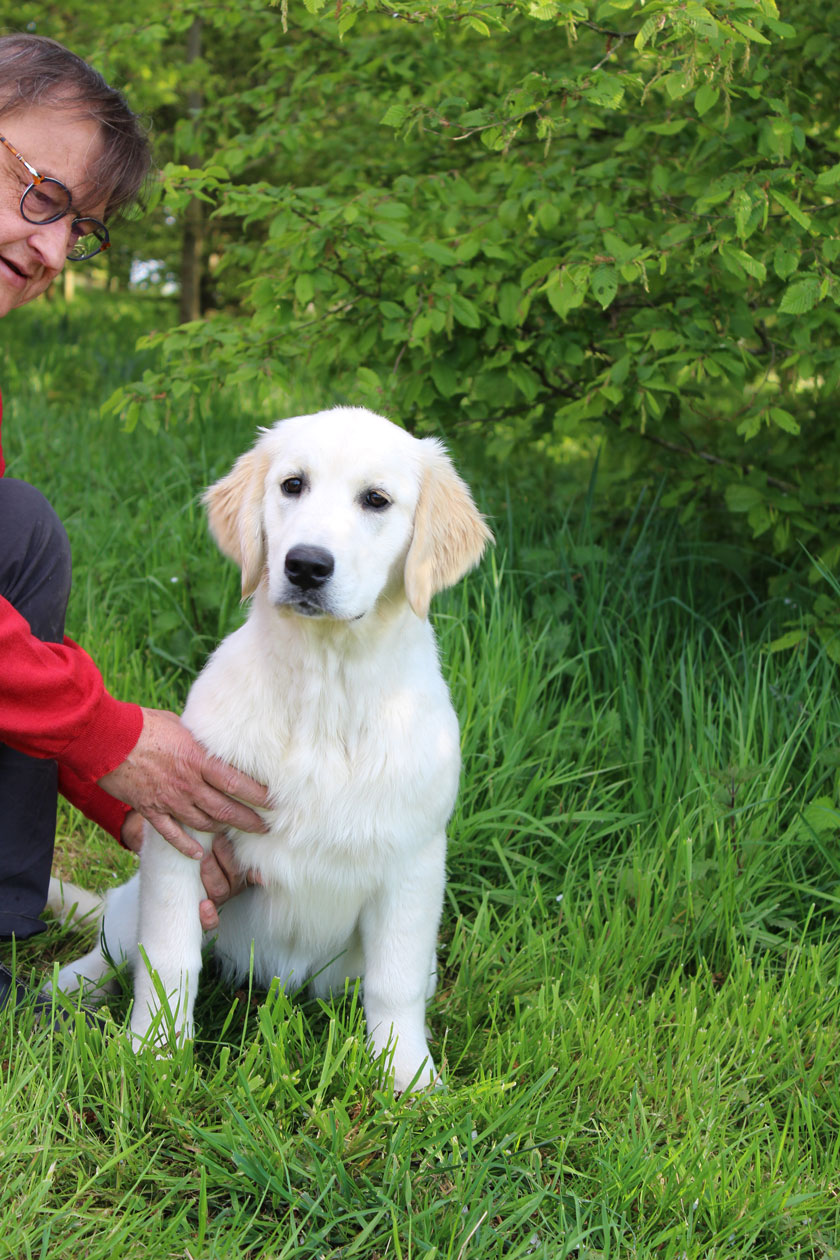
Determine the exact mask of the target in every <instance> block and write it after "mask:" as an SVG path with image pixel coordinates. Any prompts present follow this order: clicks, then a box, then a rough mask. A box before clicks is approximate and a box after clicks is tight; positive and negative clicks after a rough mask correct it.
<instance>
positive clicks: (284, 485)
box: [280, 477, 303, 497]
mask: <svg viewBox="0 0 840 1260" xmlns="http://www.w3.org/2000/svg"><path fill="white" fill-rule="evenodd" d="M280 489H281V490H282V491H283V493H284V494H288V495H290V496H292V497H294V495H296V494H300V493H301V491H302V490H303V478H302V477H287V478H286V480H285V481H282V482H281V483H280Z"/></svg>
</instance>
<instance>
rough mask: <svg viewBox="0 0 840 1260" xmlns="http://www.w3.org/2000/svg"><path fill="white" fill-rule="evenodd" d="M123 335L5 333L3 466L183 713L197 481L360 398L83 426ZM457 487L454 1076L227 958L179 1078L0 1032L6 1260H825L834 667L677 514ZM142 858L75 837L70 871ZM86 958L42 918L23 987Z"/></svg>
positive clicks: (148, 1062)
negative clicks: (493, 544) (37, 497)
mask: <svg viewBox="0 0 840 1260" xmlns="http://www.w3.org/2000/svg"><path fill="white" fill-rule="evenodd" d="M103 309H104V308H103ZM149 310H151V308H149ZM152 317H153V312H152V314H151V315H150V314H149V313H148V311H146V310H145V309H144V310H143V311H136V312H135V317H133V318H136V319H137V321H139V320H141V319H144V318H145V319H149V318H152ZM134 335H135V332H134V329H133V327H132V324H131V318H130V317H129V316H127V315H126V314H125V313H124V312H121V313H120V315H119V319H117V317H116V315H115V317H114V319H112V320H107V319H106V320H104V321H103V322H101V323H100V324H98V325H96V324H94V322H93V313H92V312H91V311H89V310H87V309H86V308H84V307H79V309H78V311H76V310H73V311H72V312H71V314H70V316H69V317H67V316H66V315H64V314H62V312H61V311H60V310H58V309H51V310H46V309H45V308H43V307H40V308H35V309H32V310H28V311H24V312H19V313H17V314H15V315H13V316H12V317H11V319H10V320H7V321H4V336H5V337H6V368H5V375H4V379H3V381H2V387H3V393H4V403H5V413H4V414H5V418H4V445H5V448H6V454H7V460H8V462H9V470H8V471H9V473H10V474H11V475H13V476H21V477H26V478H28V479H30V480H32V481H34V482H36V483H37V484H39V485H40V486H41V487H42V488H43V489H44V490H45V491H46V492H47V493H48V495H49V496H50V497H51V498H52V500H53V502H54V504H55V506H56V507H57V509H58V510H59V512H60V514H61V515H62V517H63V519H64V520H65V522H66V524H67V526H68V530H69V532H70V535H71V541H72V543H73V549H74V558H75V566H76V580H75V588H74V594H73V603H72V608H71V614H70V624H69V627H68V630H69V633H70V634H71V635H72V636H73V637H74V638H76V639H78V640H79V641H80V642H81V643H82V644H83V645H84V646H85V647H86V648H87V649H88V650H89V651H90V652H91V653H92V655H93V656H94V657H95V659H96V660H97V662H98V663H99V665H100V667H101V668H102V670H103V673H104V674H105V677H106V680H107V681H108V683H109V686H110V688H111V690H112V691H114V692H115V693H116V694H118V695H120V696H122V697H124V698H131V699H135V700H141V701H143V702H144V703H147V704H156V705H160V706H165V707H171V708H178V707H179V706H180V705H181V703H182V701H183V698H184V695H185V693H186V690H187V688H188V686H189V682H190V679H191V678H192V676H193V675H194V673H195V671H196V670H197V669H198V668H199V667H200V665H201V662H202V660H203V659H204V657H205V655H206V653H207V651H208V650H209V649H210V647H211V646H212V645H213V644H214V643H215V642H216V641H217V639H218V638H219V637H220V636H221V635H222V634H224V633H226V632H227V631H228V630H229V629H231V628H232V627H233V626H234V625H235V624H236V623H237V621H238V619H239V618H240V617H241V610H240V609H239V606H238V589H237V575H236V574H235V572H234V571H233V569H232V567H231V566H230V565H229V564H227V562H225V561H224V560H223V559H222V558H221V557H220V556H218V554H217V553H216V552H215V549H214V547H213V544H212V542H211V541H210V539H209V537H208V536H207V534H206V530H205V527H204V523H203V519H202V513H201V510H200V509H199V507H198V506H197V496H198V494H199V492H200V491H201V489H202V488H203V487H204V485H206V484H207V482H208V481H209V480H211V479H212V478H213V477H215V476H218V475H219V474H220V473H222V472H223V471H225V470H226V468H227V467H228V465H229V464H230V463H231V462H232V460H233V458H234V457H235V456H236V455H237V454H239V453H240V451H241V450H242V449H244V447H245V446H246V445H247V444H248V443H249V442H250V440H251V435H252V433H253V431H254V429H255V428H256V426H257V424H260V423H266V422H268V421H269V420H270V419H271V418H272V417H273V416H278V415H281V414H283V413H284V412H286V413H291V412H294V411H298V410H311V409H313V408H315V407H317V406H319V405H323V404H325V403H327V402H331V401H340V400H336V399H331V398H330V397H329V395H328V393H327V392H326V390H325V388H324V386H323V385H321V386H319V387H318V388H316V389H315V390H314V391H313V392H312V393H307V391H306V390H305V389H300V390H299V392H298V394H297V396H295V397H291V398H286V399H285V400H284V399H282V398H280V397H276V398H269V399H261V400H257V399H256V397H255V399H254V400H253V401H252V402H248V403H246V404H243V403H242V402H241V400H240V399H239V398H238V397H233V398H231V397H228V396H227V395H226V393H225V391H224V390H220V391H219V393H218V394H217V395H216V396H215V399H214V402H213V405H212V406H208V408H207V413H206V414H205V415H203V416H198V417H195V418H193V420H192V421H191V422H190V423H189V424H187V423H182V424H179V425H178V426H176V427H175V428H173V429H172V431H169V432H167V431H161V432H159V433H157V434H154V435H153V434H151V433H149V432H145V431H142V432H141V431H138V432H136V433H133V434H125V433H122V432H120V431H119V430H118V429H117V428H116V427H115V426H114V425H112V424H111V423H110V422H109V423H105V422H102V421H101V420H100V419H99V418H98V414H97V409H98V404H99V403H100V402H101V401H102V400H103V399H104V398H105V397H107V395H108V394H109V393H110V392H111V390H112V389H113V388H115V386H116V384H117V383H119V381H120V380H121V379H130V378H131V377H132V376H133V375H135V374H136V373H137V371H138V370H139V369H141V368H142V363H141V362H140V360H139V358H138V356H137V355H136V354H135V353H134V352H133V350H132V349H131V347H132V346H133V343H134ZM225 408H227V409H228V410H225ZM461 462H462V468H463V471H464V472H465V473H466V475H467V477H468V479H469V478H470V468H469V466H468V464H465V463H464V461H461ZM473 483H474V486H475V489H476V491H477V495H478V498H479V499H480V501H481V502H482V504H483V506H484V507H485V508H486V509H487V510H488V511H489V512H490V513H491V514H492V515H493V516H494V526H495V528H496V532H497V535H498V538H499V545H498V546H497V548H496V550H495V552H494V553H493V555H492V557H491V558H490V559H489V560H488V561H487V562H485V564H484V566H483V568H482V569H481V570H480V571H479V572H478V573H477V574H474V575H473V576H471V577H470V578H468V579H467V580H466V581H465V582H464V583H462V585H461V586H460V587H459V588H458V589H457V590H455V591H453V592H450V593H449V594H448V595H447V596H445V597H444V598H441V599H440V600H439V602H438V604H437V607H436V610H435V614H434V616H435V622H436V625H437V629H438V632H439V636H440V640H441V647H442V657H443V661H444V667H445V671H446V674H447V676H448V678H449V679H450V682H451V687H452V692H453V696H454V699H455V703H456V707H457V709H458V711H459V713H460V716H461V723H462V732H463V748H464V770H463V776H462V790H461V796H460V801H459V805H458V809H457V812H456V815H455V817H454V819H453V822H452V826H451V829H450V834H451V845H450V857H449V885H448V894H447V904H446V911H445V917H444V923H443V927H442V932H441V941H440V962H441V981H440V986H439V990H438V993H437V994H436V996H435V998H434V1000H433V1002H432V1003H431V1004H430V1008H429V1022H430V1025H431V1029H432V1043H431V1044H432V1046H433V1048H434V1050H435V1052H436V1058H437V1059H438V1061H439V1062H441V1063H442V1064H443V1066H444V1070H445V1076H446V1087H445V1088H444V1089H442V1090H441V1091H439V1092H436V1093H434V1094H432V1095H429V1096H424V1097H420V1098H412V1099H406V1098H394V1096H393V1094H392V1093H391V1092H390V1091H389V1090H388V1088H387V1087H386V1086H385V1085H384V1084H383V1082H382V1081H381V1080H379V1079H378V1078H377V1075H376V1071H375V1068H374V1067H373V1066H372V1065H371V1063H370V1061H369V1060H368V1058H367V1056H366V1053H365V1047H364V1025H363V1019H362V1016H361V1003H360V999H359V994H358V993H357V992H349V993H347V994H344V995H336V997H335V998H334V1000H333V1001H332V1002H330V1003H329V1004H323V1003H319V1002H310V1001H307V1000H304V999H303V998H302V997H301V996H298V995H288V996H287V995H285V994H283V993H282V992H279V991H274V990H273V991H272V992H271V993H269V994H268V995H267V996H266V995H265V994H262V993H253V992H245V991H243V992H239V993H235V994H234V993H231V992H230V991H227V990H225V989H223V988H221V987H220V986H219V985H218V984H217V983H216V982H215V981H214V979H213V976H212V972H211V969H210V968H208V969H207V972H206V983H205V984H204V987H203V989H202V993H201V995H200V1000H199V1009H198V1012H197V1023H198V1029H199V1033H198V1037H197V1039H196V1041H195V1043H194V1045H192V1046H190V1047H187V1048H185V1049H184V1050H183V1051H182V1052H180V1053H178V1054H177V1055H176V1057H174V1058H173V1059H171V1060H169V1061H166V1062H159V1061H156V1060H154V1059H153V1058H151V1057H150V1056H140V1057H138V1058H135V1057H134V1055H133V1054H132V1053H131V1051H130V1050H129V1048H128V1046H127V1043H126V1041H125V1040H124V1039H123V1038H122V1037H121V1036H120V1035H119V1034H118V1032H117V1031H116V1030H115V1031H113V1032H112V1031H106V1032H105V1033H104V1034H102V1033H101V1032H99V1031H97V1030H88V1029H86V1028H85V1027H84V1025H83V1024H82V1023H81V1021H79V1023H78V1026H77V1028H76V1033H75V1035H74V1036H70V1037H65V1038H51V1037H50V1036H48V1035H47V1034H46V1033H44V1032H42V1031H39V1030H37V1029H33V1028H32V1025H31V1019H30V1017H29V1016H28V1015H27V1014H26V1013H23V1014H22V1015H19V1016H17V1017H13V1016H12V1015H11V1013H9V1012H6V1013H4V1014H3V1015H2V1016H0V1151H2V1156H3V1182H2V1194H1V1195H0V1220H2V1229H0V1256H5V1255H8V1256H10V1257H14V1258H15V1260H23V1258H24V1257H26V1258H27V1260H28V1258H29V1257H33V1258H34V1257H47V1256H49V1257H51V1258H58V1257H61V1258H64V1257H67V1260H69V1258H70V1257H73V1258H74V1260H75V1258H76V1257H79V1256H84V1257H86V1260H105V1258H106V1257H108V1258H110V1257H132V1258H133V1257H138V1258H139V1257H144V1258H153V1260H158V1258H161V1260H163V1258H164V1257H166V1258H169V1257H172V1258H175V1257H179V1258H182V1257H183V1258H186V1257H190V1258H192V1260H211V1258H212V1260H223V1258H224V1260H227V1258H228V1257H248V1258H253V1260H257V1257H259V1258H265V1260H268V1258H269V1257H272V1258H278V1260H279V1258H280V1257H305V1258H309V1257H311V1258H312V1260H315V1258H316V1257H335V1258H338V1257H342V1260H343V1258H345V1257H346V1258H348V1260H349V1258H350V1257H366V1258H369V1260H375V1258H377V1257H383V1258H384V1257H386V1256H388V1257H394V1258H395V1260H409V1258H411V1260H415V1258H416V1260H420V1258H421V1257H424V1258H426V1257H428V1258H432V1257H434V1258H435V1260H437V1258H440V1257H447V1258H451V1260H478V1258H480V1257H481V1258H483V1257H507V1258H510V1260H515V1258H518V1257H529V1256H530V1257H538V1258H544V1260H562V1257H566V1256H571V1257H589V1258H590V1260H594V1258H595V1257H598V1258H601V1257H647V1256H651V1257H662V1258H663V1260H666V1258H671V1257H673V1258H674V1260H677V1258H681V1257H687V1258H693V1257H720V1258H726V1260H735V1258H740V1257H751V1258H752V1257H779V1258H781V1257H824V1258H826V1260H830V1258H832V1257H834V1258H835V1260H836V1258H837V1257H840V1201H838V1193H840V1123H838V1121H840V1117H838V1110H840V1083H838V1061H840V1019H839V1018H838V1015H839V1014H840V983H838V981H840V939H839V938H838V908H840V850H838V844H837V838H838V832H840V809H838V804H840V779H839V777H838V770H840V753H838V728H840V698H839V697H838V687H837V678H836V668H835V667H834V666H833V665H832V664H831V662H830V661H829V660H828V659H827V658H826V656H825V655H824V653H823V652H821V651H820V650H818V649H817V648H816V647H809V648H807V649H806V650H804V651H802V652H800V653H798V654H782V653H780V654H772V653H769V652H768V651H767V645H768V643H769V642H770V641H771V640H772V639H773V638H774V637H775V636H776V635H778V634H779V633H780V632H781V631H780V628H781V626H782V624H783V623H784V622H785V621H788V620H790V619H791V617H795V615H796V608H795V605H791V604H783V603H782V602H781V601H779V603H778V605H776V604H774V603H772V602H767V600H766V599H765V597H764V595H763V594H760V593H759V594H756V593H755V591H754V590H753V588H752V587H751V585H750V582H749V581H748V580H747V579H746V578H745V577H744V575H743V571H742V569H741V568H740V567H739V562H737V561H738V558H735V559H733V558H732V557H727V556H726V554H725V552H723V551H721V550H716V549H714V548H711V547H704V546H702V545H701V544H700V542H699V541H696V540H692V539H691V538H688V537H686V536H685V535H684V533H683V532H682V531H680V529H679V528H678V527H677V526H676V524H675V523H674V522H673V520H672V519H671V518H669V517H666V516H664V515H662V514H660V513H657V512H656V510H655V507H654V506H652V505H650V504H647V503H646V502H644V501H643V502H641V503H640V504H639V507H638V510H637V511H636V512H635V513H634V514H633V516H632V517H631V518H629V519H622V520H621V521H615V522H605V521H604V520H603V519H602V516H601V514H599V511H598V488H597V484H596V485H595V488H594V491H593V493H592V495H591V504H590V505H589V507H587V505H586V504H583V505H582V506H581V507H580V510H579V511H578V512H576V514H575V516H574V517H573V518H572V517H569V518H568V519H567V518H564V515H563V512H562V505H558V506H557V507H556V508H553V507H552V508H547V507H546V505H545V504H544V503H543V502H542V501H541V500H539V499H538V500H537V501H533V499H532V500H531V501H529V498H528V496H527V494H526V493H524V492H522V491H516V492H514V491H513V490H512V489H511V488H505V487H503V486H501V485H500V484H499V483H498V480H496V481H494V480H493V479H491V478H485V481H484V483H483V484H482V481H481V479H480V478H479V480H478V481H477V482H476V479H475V478H473ZM745 567H746V566H744V568H745ZM132 862H133V859H132V858H131V857H130V856H128V855H126V854H123V853H122V852H121V851H120V850H119V849H118V848H117V846H116V845H115V844H114V843H113V842H111V841H109V840H108V839H107V838H106V837H104V836H103V835H102V834H101V833H98V832H97V830H96V829H95V828H93V827H92V826H91V825H90V824H87V823H86V822H85V821H84V820H83V819H81V818H80V817H79V816H78V815H77V814H75V813H74V812H73V811H71V810H69V809H65V810H63V811H62V813H61V815H60V820H59V841H58V852H57V858H56V864H57V867H58V868H59V869H60V871H61V872H62V873H63V874H65V875H66V876H68V877H70V878H73V879H74V880H76V881H77V882H80V883H82V884H85V885H86V886H88V887H96V888H101V887H104V886H106V885H107V884H109V883H113V882H116V881H117V880H118V879H119V878H121V877H123V876H124V875H125V874H126V873H127V872H128V871H129V870H130V869H131V864H132ZM82 944H85V942H84V940H82V939H80V938H79V936H78V935H74V934H73V933H72V932H69V931H65V930H62V929H60V928H58V927H57V926H53V927H51V928H50V931H49V932H48V933H46V934H45V935H44V936H43V937H41V938H39V939H38V940H37V941H36V942H35V943H33V944H29V945H26V946H22V947H20V948H19V949H18V951H17V957H16V965H17V968H18V970H19V972H21V973H23V974H25V975H27V976H28V975H29V974H30V972H31V973H41V972H43V971H44V970H49V969H50V968H51V966H52V963H53V961H54V960H56V959H66V958H68V957H70V956H71V955H72V954H73V952H74V951H75V952H78V951H79V949H80V946H81V945H82ZM4 948H5V952H4V955H3V957H4V958H7V957H8V948H7V947H4ZM128 1003H129V992H128V989H127V988H126V990H125V992H124V993H123V995H122V996H121V997H120V998H119V999H117V1000H115V1001H114V1002H113V1003H112V1006H111V1008H110V1009H111V1012H112V1014H113V1016H114V1018H115V1019H116V1020H117V1021H122V1020H123V1019H124V1017H125V1014H126V1012H127V1009H128Z"/></svg>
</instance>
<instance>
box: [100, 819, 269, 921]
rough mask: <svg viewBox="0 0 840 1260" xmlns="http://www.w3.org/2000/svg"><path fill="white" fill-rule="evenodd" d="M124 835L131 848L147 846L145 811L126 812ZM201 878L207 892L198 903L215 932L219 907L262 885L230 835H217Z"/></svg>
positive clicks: (202, 917) (201, 915)
mask: <svg viewBox="0 0 840 1260" xmlns="http://www.w3.org/2000/svg"><path fill="white" fill-rule="evenodd" d="M120 838H121V839H122V842H123V844H124V845H125V847H126V848H127V849H130V850H131V852H132V853H138V854H139V852H140V850H141V849H142V847H143V815H142V814H138V813H137V811H136V810H132V811H131V813H130V814H126V816H125V822H124V823H123V825H122V830H121V831H120ZM201 882H202V884H203V885H204V891H205V892H206V893H207V896H206V897H205V898H203V899H202V900H201V901H200V902H199V905H198V917H199V918H200V920H201V927H202V930H203V931H205V932H214V931H215V930H216V928H217V927H218V926H219V907H220V906H223V905H224V904H225V902H226V901H229V900H230V898H231V897H235V896H236V895H237V894H238V893H241V892H242V890H243V888H251V887H253V886H254V885H260V886H261V885H262V882H263V881H262V878H261V876H260V875H258V874H257V872H256V871H242V870H240V868H239V867H238V866H237V864H236V856H235V854H234V851H233V844H232V842H231V840H230V838H229V837H228V836H226V835H217V836H214V837H213V847H212V849H210V851H209V852H208V853H205V854H204V856H203V857H202V859H201Z"/></svg>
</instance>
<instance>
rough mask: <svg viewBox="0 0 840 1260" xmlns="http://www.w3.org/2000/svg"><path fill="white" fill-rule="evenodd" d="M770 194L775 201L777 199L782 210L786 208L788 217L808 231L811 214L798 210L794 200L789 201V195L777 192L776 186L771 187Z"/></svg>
mask: <svg viewBox="0 0 840 1260" xmlns="http://www.w3.org/2000/svg"><path fill="white" fill-rule="evenodd" d="M772 196H773V198H774V200H775V201H778V203H779V205H780V206H781V207H782V209H783V210H787V212H788V214H789V215H790V217H791V218H792V219H793V220H794V221H795V222H796V223H798V224H799V226H800V227H804V228H806V229H807V230H808V231H810V230H811V216H810V215H807V214H806V213H805V211H804V210H800V208H799V206H798V205H797V204H796V202H795V201H791V199H790V197H788V196H786V195H785V193H783V192H779V190H778V188H774V189H773V192H772Z"/></svg>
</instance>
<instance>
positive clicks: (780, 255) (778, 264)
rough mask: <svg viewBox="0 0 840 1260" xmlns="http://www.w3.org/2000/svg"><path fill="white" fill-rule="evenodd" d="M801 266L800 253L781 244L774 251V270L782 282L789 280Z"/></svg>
mask: <svg viewBox="0 0 840 1260" xmlns="http://www.w3.org/2000/svg"><path fill="white" fill-rule="evenodd" d="M798 266H799V251H798V250H795V249H793V248H792V247H791V246H789V245H786V244H785V243H784V242H781V243H780V244H779V245H777V246H776V248H775V250H774V251H773V270H774V271H775V273H776V275H777V276H778V277H779V279H780V280H787V278H788V276H792V275H793V273H794V271H796V268H797V267H798Z"/></svg>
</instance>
